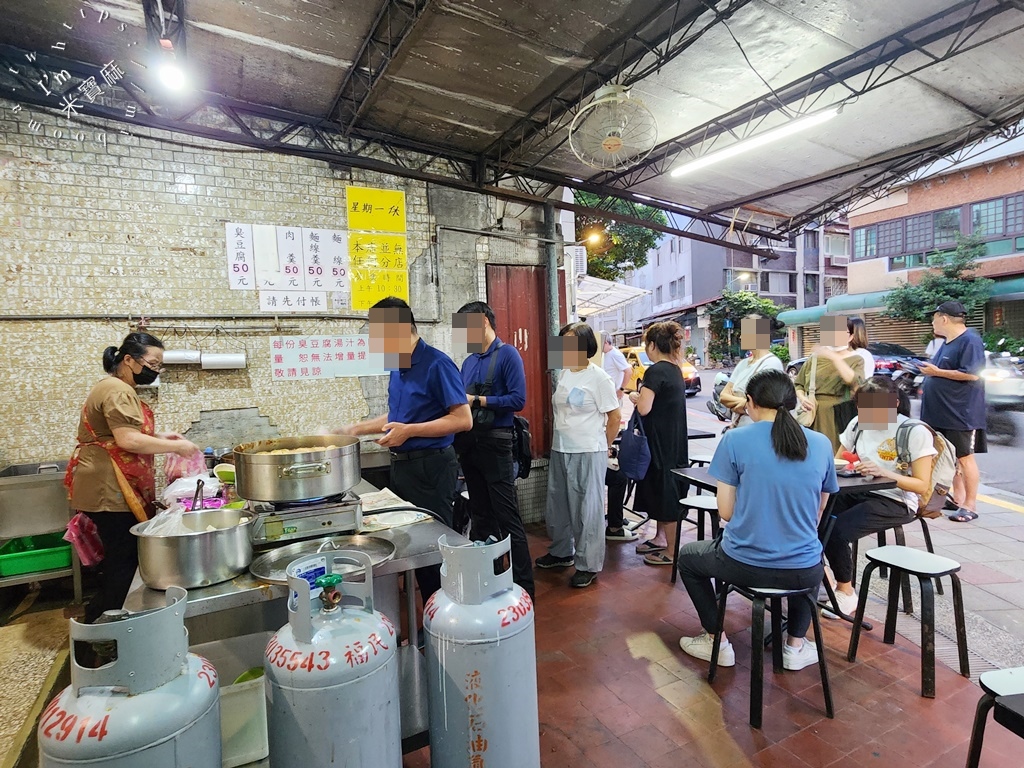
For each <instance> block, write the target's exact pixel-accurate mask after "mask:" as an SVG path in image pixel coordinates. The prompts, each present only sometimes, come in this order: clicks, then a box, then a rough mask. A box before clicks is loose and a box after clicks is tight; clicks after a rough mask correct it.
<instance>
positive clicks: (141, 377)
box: [132, 363, 160, 387]
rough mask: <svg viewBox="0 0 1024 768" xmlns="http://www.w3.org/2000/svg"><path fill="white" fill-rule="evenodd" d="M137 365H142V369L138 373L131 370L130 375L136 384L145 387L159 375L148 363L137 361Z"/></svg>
mask: <svg viewBox="0 0 1024 768" xmlns="http://www.w3.org/2000/svg"><path fill="white" fill-rule="evenodd" d="M139 365H142V370H141V371H139V372H138V373H135V372H134V371H133V372H132V377H133V378H134V379H135V383H136V384H138V385H139V386H142V387H145V386H147V385H148V384H152V383H153V382H154V381H156V379H157V377H158V376H159V375H160V372H159V371H154V370H153V369H152V368H150V367H149V366H148V365H143V364H142V363H139Z"/></svg>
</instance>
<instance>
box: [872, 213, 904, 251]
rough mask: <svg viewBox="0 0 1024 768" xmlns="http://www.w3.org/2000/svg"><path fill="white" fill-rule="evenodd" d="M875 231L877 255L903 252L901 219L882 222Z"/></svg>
mask: <svg viewBox="0 0 1024 768" xmlns="http://www.w3.org/2000/svg"><path fill="white" fill-rule="evenodd" d="M877 231H878V255H879V256H892V255H893V254H896V253H903V219H896V220H895V221H885V222H882V223H881V224H879V225H878V227H877Z"/></svg>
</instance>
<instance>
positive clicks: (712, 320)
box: [705, 290, 787, 359]
mask: <svg viewBox="0 0 1024 768" xmlns="http://www.w3.org/2000/svg"><path fill="white" fill-rule="evenodd" d="M784 309H787V307H783V306H780V305H778V304H776V303H775V302H774V301H772V300H771V299H765V298H762V297H760V296H758V295H757V294H756V293H753V292H751V291H730V290H725V291H723V292H722V298H720V299H717V300H715V301H713V302H711V303H710V304H708V305H707V307H706V310H705V311H706V312H707V315H708V331H709V332H710V339H711V340H710V342H709V344H708V355H709V356H711V357H712V358H715V359H722V358H726V357H738V356H739V354H740V347H739V343H740V321H741V320H742V319H743V318H744V317H748V316H750V315H759V316H761V317H767V318H771V319H772V320H773V321H774V320H775V317H776V315H778V314H779V312H781V311H783V310H784ZM726 321H731V324H732V328H731V332H730V329H729V328H726ZM773 326H774V322H773Z"/></svg>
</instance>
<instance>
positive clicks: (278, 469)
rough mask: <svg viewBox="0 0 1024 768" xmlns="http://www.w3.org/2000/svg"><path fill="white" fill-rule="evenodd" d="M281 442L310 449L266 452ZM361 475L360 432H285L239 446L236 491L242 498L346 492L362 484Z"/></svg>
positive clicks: (293, 498)
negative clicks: (352, 434)
mask: <svg viewBox="0 0 1024 768" xmlns="http://www.w3.org/2000/svg"><path fill="white" fill-rule="evenodd" d="M328 446H334V447H333V448H329V447H328ZM280 448H286V449H295V448H308V449H309V450H304V451H303V452H302V453H285V454H267V453H265V451H273V450H277V449H280ZM359 479H360V467H359V438H356V437H349V436H345V435H320V436H316V437H283V438H278V439H276V440H260V441H258V442H255V443H244V444H242V445H238V446H235V491H236V492H237V493H238V495H239V497H241V498H243V499H250V500H252V501H305V500H306V499H318V498H320V497H322V496H335V495H337V494H341V493H344V492H345V491H347V490H349V489H350V488H354V487H355V486H356V485H358V484H359Z"/></svg>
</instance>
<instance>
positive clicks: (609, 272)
mask: <svg viewBox="0 0 1024 768" xmlns="http://www.w3.org/2000/svg"><path fill="white" fill-rule="evenodd" d="M576 198H577V201H578V202H579V203H580V205H586V206H590V207H597V206H598V205H599V204H601V203H605V202H608V201H605V200H604V199H603V198H600V197H598V196H597V195H592V194H590V193H588V192H577V193H576ZM607 207H608V215H607V216H596V215H592V214H583V213H577V214H576V233H577V237H579V238H580V239H581V240H582V239H586V240H587V242H586V247H587V274H588V275H591V276H592V277H599V278H601V279H603V280H616V279H618V278H619V277H621V276H622V274H623V272H625V271H626V269H629V268H630V267H628V266H627V267H623V265H624V264H627V265H632V268H635V269H639V268H640V267H643V266H646V264H647V252H648V251H650V250H652V249H653V248H656V247H657V246H658V240H659V239H660V238H661V235H660V234H659V233H658V232H656V231H655V230H653V229H648V228H647V227H644V226H641V225H639V224H627V223H625V222H621V221H616V219H615V214H616V213H621V214H628V215H629V216H633V217H636V218H641V219H647V220H650V221H651V223H653V224H661V225H666V224H668V218H667V217H666V216H665V213H664V212H663V211H661V210H660V209H658V208H653V207H651V206H649V205H639V204H636V203H628V202H626V201H625V200H613V201H611V202H610V203H608V206H607ZM595 234H596V235H599V237H596V238H593V240H591V239H590V237H591V235H595Z"/></svg>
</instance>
